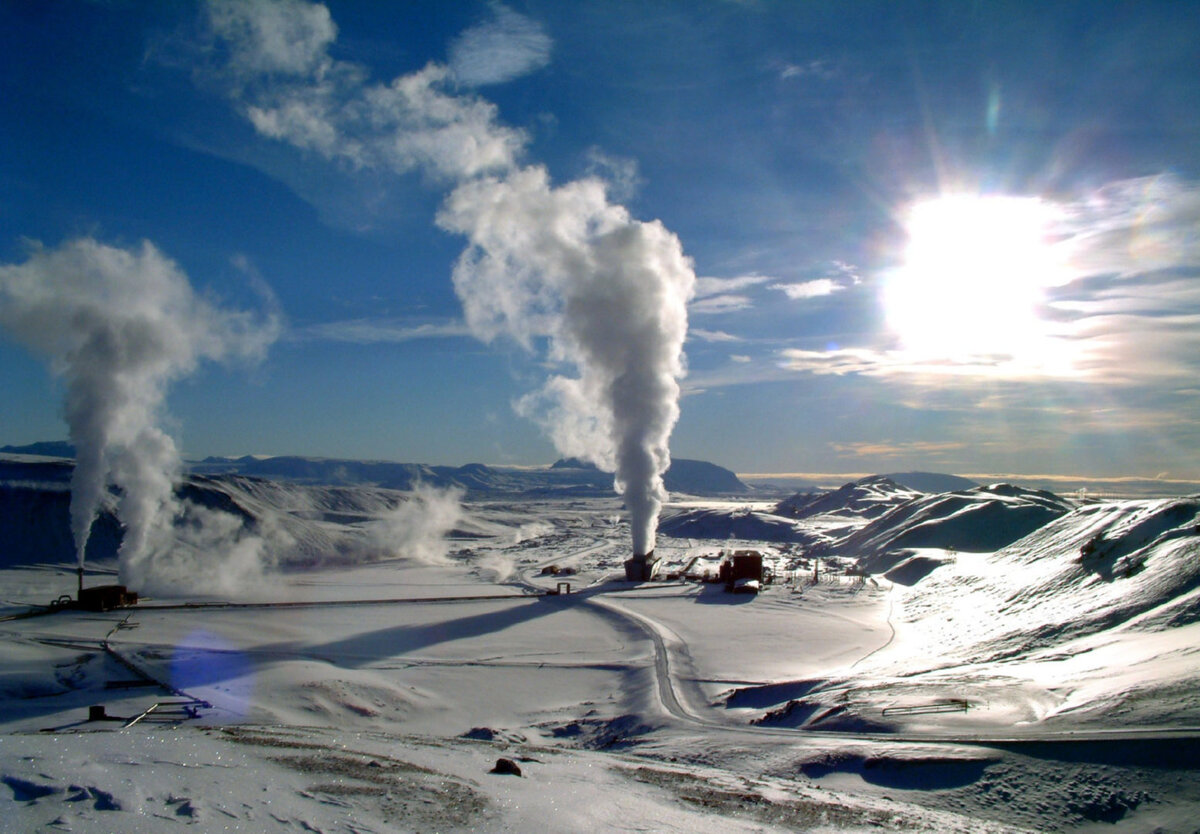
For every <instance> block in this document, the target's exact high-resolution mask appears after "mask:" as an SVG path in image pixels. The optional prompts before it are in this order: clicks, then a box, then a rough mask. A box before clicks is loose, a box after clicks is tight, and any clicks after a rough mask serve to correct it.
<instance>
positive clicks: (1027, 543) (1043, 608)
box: [902, 498, 1200, 676]
mask: <svg viewBox="0 0 1200 834" xmlns="http://www.w3.org/2000/svg"><path fill="white" fill-rule="evenodd" d="M964 606H969V608H970V609H971V610H972V611H973V616H971V617H967V618H960V619H959V621H958V622H956V624H955V626H954V628H953V629H952V630H947V631H946V632H945V633H944V634H943V635H942V637H941V638H940V641H941V642H942V653H943V655H951V654H953V653H955V652H956V651H963V650H966V651H969V652H970V653H971V655H972V656H975V657H978V656H980V655H984V656H986V657H988V658H993V659H1003V658H1005V657H1013V656H1017V655H1024V654H1028V653H1030V652H1032V651H1035V650H1041V649H1045V648H1048V647H1054V646H1060V645H1062V644H1065V643H1067V642H1069V641H1071V640H1073V639H1075V638H1079V637H1083V636H1087V635H1091V634H1097V633H1100V632H1105V631H1112V630H1114V629H1118V628H1120V629H1125V630H1133V631H1138V632H1156V631H1163V630H1166V629H1173V628H1178V627H1186V626H1191V625H1193V624H1195V623H1197V622H1200V498H1185V499H1161V500H1155V501H1126V502H1120V503H1115V504H1094V505H1088V506H1084V507H1080V508H1078V509H1076V510H1074V511H1072V512H1071V513H1069V514H1066V515H1063V516H1062V517H1060V518H1058V519H1057V520H1055V521H1052V522H1050V523H1049V524H1046V525H1045V526H1043V527H1041V528H1039V529H1037V530H1035V531H1034V532H1032V533H1031V534H1030V535H1028V536H1026V537H1025V538H1023V539H1021V540H1020V541H1017V542H1014V543H1013V544H1011V545H1009V546H1008V547H1005V548H1002V549H1001V550H998V551H997V552H996V553H994V554H991V555H988V556H986V557H981V558H976V559H962V558H960V559H958V561H957V564H956V565H955V570H953V571H949V572H946V573H941V572H935V573H933V574H931V575H930V577H929V578H928V579H926V580H925V581H923V582H921V583H920V584H919V585H917V586H915V587H914V588H913V589H912V591H911V592H910V593H909V594H908V595H906V597H905V598H904V603H903V608H902V616H903V617H904V618H905V619H906V620H908V621H911V622H920V621H926V620H928V619H929V618H930V617H931V616H934V615H933V614H932V612H933V609H934V608H936V609H938V611H941V612H944V611H945V610H946V609H947V608H949V609H950V610H961V609H963V607H964ZM936 616H938V617H940V616H941V615H936ZM1196 671H1197V675H1198V676H1200V668H1197V670H1196Z"/></svg>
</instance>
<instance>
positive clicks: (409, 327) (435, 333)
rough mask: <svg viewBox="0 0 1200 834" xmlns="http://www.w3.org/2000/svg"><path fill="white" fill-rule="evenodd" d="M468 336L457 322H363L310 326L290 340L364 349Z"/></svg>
mask: <svg viewBox="0 0 1200 834" xmlns="http://www.w3.org/2000/svg"><path fill="white" fill-rule="evenodd" d="M470 335H471V331H470V328H468V327H467V325H466V323H465V322H462V321H458V320H453V321H445V322H424V323H422V324H413V323H412V322H411V321H409V320H405V319H396V318H373V319H372V318H362V319H346V320H343V321H329V322H322V323H321V324H313V325H309V326H308V327H303V328H299V329H297V330H295V331H293V332H292V334H291V338H293V339H297V340H321V341H331V342H353V343H355V344H361V345H366V344H379V343H395V342H411V341H415V340H417V339H454V338H459V337H464V336H470Z"/></svg>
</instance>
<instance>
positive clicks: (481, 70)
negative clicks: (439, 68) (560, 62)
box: [450, 3, 554, 87]
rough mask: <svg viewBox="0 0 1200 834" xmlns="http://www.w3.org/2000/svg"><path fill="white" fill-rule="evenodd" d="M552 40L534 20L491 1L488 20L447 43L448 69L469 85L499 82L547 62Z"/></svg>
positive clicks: (534, 69) (510, 79) (520, 74)
mask: <svg viewBox="0 0 1200 834" xmlns="http://www.w3.org/2000/svg"><path fill="white" fill-rule="evenodd" d="M553 45H554V42H553V41H552V40H551V39H550V36H549V35H547V34H546V32H545V30H544V29H543V28H542V25H541V24H540V23H538V22H537V21H536V20H533V19H531V18H528V17H526V16H525V15H522V14H518V13H517V12H515V11H513V10H512V9H510V8H509V7H508V6H505V5H503V4H501V3H493V4H492V7H491V19H489V20H487V21H484V22H483V23H479V24H476V25H475V26H472V27H471V28H470V29H467V30H466V31H465V32H463V33H462V34H461V35H459V36H458V38H456V39H455V41H454V43H453V44H451V46H450V69H451V71H452V72H453V73H454V78H455V80H457V81H458V82H459V83H462V84H466V85H468V86H471V87H482V86H485V85H488V84H503V83H504V82H507V81H512V80H513V79H515V78H520V77H521V76H523V75H528V74H529V73H531V72H535V71H536V70H539V69H541V68H542V67H544V66H546V65H547V64H549V63H550V52H551V50H552V49H553Z"/></svg>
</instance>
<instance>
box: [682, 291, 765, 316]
mask: <svg viewBox="0 0 1200 834" xmlns="http://www.w3.org/2000/svg"><path fill="white" fill-rule="evenodd" d="M753 306H754V302H753V301H751V300H750V298H749V296H745V295H736V294H733V295H713V296H709V297H708V298H699V299H696V300H694V301H692V303H691V304H689V305H688V311H689V312H690V313H692V314H694V315H704V314H706V313H708V314H711V313H733V312H736V311H737V310H745V309H748V308H750V307H753Z"/></svg>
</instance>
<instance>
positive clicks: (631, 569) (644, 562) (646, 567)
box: [625, 550, 662, 582]
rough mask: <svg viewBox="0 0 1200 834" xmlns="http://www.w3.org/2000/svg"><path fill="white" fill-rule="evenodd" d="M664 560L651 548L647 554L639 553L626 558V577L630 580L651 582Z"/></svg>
mask: <svg viewBox="0 0 1200 834" xmlns="http://www.w3.org/2000/svg"><path fill="white" fill-rule="evenodd" d="M660 561H662V560H661V559H658V558H656V557H655V555H654V551H653V550H651V551H650V552H649V553H647V554H646V555H645V556H642V555H639V554H637V553H635V554H633V556H632V558H629V559H626V560H625V579H626V581H628V582H649V581H650V580H651V579H653V578H654V576H655V574H657V573H658V564H659V562H660Z"/></svg>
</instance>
